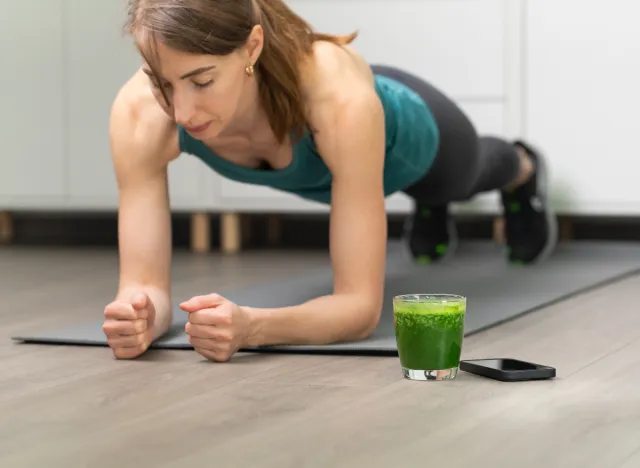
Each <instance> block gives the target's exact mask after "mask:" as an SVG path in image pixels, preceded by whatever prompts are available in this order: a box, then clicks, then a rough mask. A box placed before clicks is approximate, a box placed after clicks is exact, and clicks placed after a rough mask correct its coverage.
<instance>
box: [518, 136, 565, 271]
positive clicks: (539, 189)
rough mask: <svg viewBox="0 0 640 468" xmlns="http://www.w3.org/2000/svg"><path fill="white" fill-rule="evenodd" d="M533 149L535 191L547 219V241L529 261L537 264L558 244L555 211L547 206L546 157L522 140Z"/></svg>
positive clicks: (547, 173)
mask: <svg viewBox="0 0 640 468" xmlns="http://www.w3.org/2000/svg"><path fill="white" fill-rule="evenodd" d="M523 143H524V144H525V145H526V146H528V147H529V148H530V149H531V151H533V152H534V153H535V155H536V157H537V159H538V164H537V169H536V171H537V176H538V177H537V186H536V193H537V194H538V197H539V198H540V200H541V201H542V205H543V207H544V210H545V217H546V220H547V243H546V244H545V246H544V248H543V249H542V251H541V252H540V254H538V256H537V257H536V258H535V259H534V260H532V261H531V262H529V263H530V264H537V263H540V262H542V261H544V260H546V259H547V258H548V257H549V255H551V253H552V252H553V251H554V250H555V248H556V245H557V244H558V219H557V217H556V214H555V212H554V211H553V210H552V209H551V208H550V207H549V197H548V194H549V192H548V188H549V171H548V170H547V159H546V157H545V155H544V153H543V152H542V151H540V149H538V148H536V147H535V146H534V145H532V144H531V143H529V142H523Z"/></svg>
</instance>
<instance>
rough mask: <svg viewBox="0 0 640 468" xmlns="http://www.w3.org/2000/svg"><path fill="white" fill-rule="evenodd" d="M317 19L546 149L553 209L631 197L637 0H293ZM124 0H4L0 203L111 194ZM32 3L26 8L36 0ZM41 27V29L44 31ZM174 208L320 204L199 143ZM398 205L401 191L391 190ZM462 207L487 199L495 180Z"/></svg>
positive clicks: (637, 194)
mask: <svg viewBox="0 0 640 468" xmlns="http://www.w3.org/2000/svg"><path fill="white" fill-rule="evenodd" d="M289 3H290V5H291V6H292V7H293V8H294V9H295V10H296V11H298V12H300V13H301V14H303V15H304V16H305V17H306V18H307V19H308V20H309V21H310V22H311V23H312V24H313V25H314V26H316V27H317V28H318V29H321V30H324V31H328V32H350V31H352V30H355V29H357V30H359V31H360V37H359V38H358V40H357V41H356V43H355V44H354V46H355V48H356V49H358V50H359V51H361V52H362V53H363V54H364V56H365V57H366V58H367V59H368V60H369V61H371V62H382V63H388V64H394V65H399V66H402V67H405V68H407V69H409V70H411V71H413V72H416V73H418V74H420V75H422V76H424V77H425V78H427V79H428V80H430V81H431V82H432V83H434V84H435V85H436V86H438V87H440V88H441V89H442V90H444V91H445V92H447V93H448V94H449V95H450V96H452V97H453V98H454V99H455V100H456V101H457V102H458V103H459V104H460V106H461V107H462V108H463V109H464V110H465V111H467V112H468V113H469V115H470V116H471V118H472V120H473V121H474V123H475V124H476V125H477V127H478V129H479V131H480V132H481V133H492V134H498V135H502V136H505V137H507V138H512V137H516V136H520V135H523V136H524V137H530V138H531V139H533V140H534V142H536V143H537V144H538V145H539V146H541V147H543V148H544V149H545V150H547V151H548V153H549V157H550V160H551V164H552V171H553V179H552V183H553V201H554V204H556V205H557V207H558V208H559V210H560V212H562V213H590V214H631V215H635V214H637V213H638V212H639V211H640V189H638V188H637V187H636V186H637V184H636V183H634V182H635V180H634V178H635V170H634V169H635V168H640V162H639V161H640V159H638V157H637V156H638V150H637V149H636V146H635V145H634V137H635V134H636V133H637V132H636V127H637V124H636V123H635V122H636V119H635V118H634V117H635V112H634V110H635V108H634V105H635V104H636V103H638V102H640V90H639V89H640V88H639V87H638V85H637V83H639V82H640V79H639V78H640V53H639V52H640V35H638V33H637V31H636V28H635V24H634V23H635V19H636V18H638V17H640V6H639V5H640V4H638V3H637V2H635V1H633V0H607V1H606V2H605V0H592V1H590V2H581V1H578V0H529V1H525V0H446V1H443V0H422V1H420V2H418V1H413V0H395V1H391V0H384V1H382V0H369V1H366V2H365V1H363V0H290V1H289ZM125 7H126V1H125V0H95V1H92V2H86V1H82V0H22V1H20V2H16V1H13V0H0V27H1V28H0V39H1V40H2V43H3V44H4V47H3V48H2V52H1V53H2V57H1V59H2V64H3V71H5V70H11V73H7V72H4V73H2V78H1V80H2V81H0V85H1V86H0V95H1V96H2V99H1V101H0V102H2V103H3V110H4V112H3V113H2V122H0V138H2V142H3V144H4V150H5V151H4V154H3V157H2V158H0V210H2V209H9V210H10V209H38V210H42V209H57V210H58V209H63V210H65V209H66V210H77V209H82V210H85V209H91V210H102V209H106V210H113V209H115V208H116V206H117V192H116V187H115V180H114V177H113V170H112V167H111V160H110V155H109V144H108V114H109V108H110V105H111V101H112V99H113V97H114V95H115V93H116V92H117V89H118V88H119V86H120V85H121V84H122V82H123V81H124V80H126V78H127V77H128V76H130V74H131V73H132V72H133V70H135V68H136V67H137V66H138V57H137V55H136V53H135V51H134V49H133V47H132V45H131V42H130V39H129V38H128V37H126V36H123V34H122V25H123V22H124V20H125V16H124V15H125ZM32 9H33V10H35V11H37V12H38V13H37V14H33V10H32ZM43 36H44V37H45V38H46V39H45V40H43V39H42V37H43ZM170 177H171V195H172V203H173V207H174V209H175V210H187V211H188V210H201V209H208V210H210V211H212V212H215V211H232V210H242V211H263V210H264V211H267V210H268V211H274V210H275V207H274V202H277V203H278V204H279V205H280V209H281V210H283V211H310V210H313V211H326V208H325V207H322V206H320V205H317V204H315V203H312V202H304V201H301V200H299V199H297V198H296V197H293V196H290V195H286V194H281V193H278V192H275V191H273V190H270V189H265V188H262V187H253V186H246V185H243V184H238V183H235V182H232V181H227V180H223V179H221V178H220V177H218V176H216V175H215V174H213V173H212V172H211V171H210V170H209V169H207V168H206V167H205V166H204V164H202V163H200V162H198V161H197V160H196V159H195V158H193V157H189V156H187V157H184V158H181V159H180V160H179V161H178V162H176V163H175V164H173V165H172V167H171V176H170ZM387 206H388V208H389V210H390V211H394V212H406V211H408V210H409V209H410V207H411V203H410V202H409V200H408V199H407V198H406V197H404V196H403V195H395V196H393V197H390V199H389V200H388V205H387ZM459 209H461V210H472V211H476V210H482V211H487V210H488V211H494V210H496V209H497V204H496V197H495V195H486V196H482V197H478V199H477V200H476V201H475V202H474V203H470V204H466V205H461V206H459Z"/></svg>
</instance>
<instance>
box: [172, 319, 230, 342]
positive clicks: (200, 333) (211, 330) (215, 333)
mask: <svg viewBox="0 0 640 468" xmlns="http://www.w3.org/2000/svg"><path fill="white" fill-rule="evenodd" d="M184 331H185V332H186V333H187V335H189V336H193V337H194V338H202V339H205V340H216V341H221V342H228V341H231V340H232V339H233V336H232V335H231V331H229V330H227V329H224V328H218V327H215V326H211V325H197V324H193V323H191V322H187V324H186V325H185V326H184Z"/></svg>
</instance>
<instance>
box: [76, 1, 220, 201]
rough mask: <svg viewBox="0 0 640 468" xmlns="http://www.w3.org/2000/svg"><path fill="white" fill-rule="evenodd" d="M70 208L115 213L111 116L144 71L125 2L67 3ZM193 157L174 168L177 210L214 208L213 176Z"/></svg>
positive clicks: (171, 170)
mask: <svg viewBox="0 0 640 468" xmlns="http://www.w3.org/2000/svg"><path fill="white" fill-rule="evenodd" d="M65 4H66V9H65V17H66V34H65V42H64V46H65V51H66V53H65V60H64V68H65V74H66V83H67V88H68V93H67V102H66V105H67V115H68V119H67V122H66V128H65V130H66V136H67V140H68V154H67V156H68V163H67V164H68V166H67V170H68V195H69V196H68V208H70V209H75V208H83V209H84V208H91V209H109V210H112V209H115V208H116V207H117V186H116V181H115V176H114V174H113V167H112V162H111V153H110V145H109V113H110V110H111V104H112V102H113V99H114V97H115V95H116V93H117V92H118V90H119V88H120V87H121V86H122V84H123V83H124V82H125V81H126V80H127V79H128V78H129V77H130V76H131V74H132V73H133V72H134V71H135V70H136V69H137V68H138V67H139V66H140V63H141V62H140V57H139V55H138V53H137V51H136V49H135V47H134V44H133V40H132V38H131V37H130V36H129V35H127V34H125V33H124V32H123V26H124V24H125V21H126V12H127V10H126V4H125V2H120V1H113V0H101V1H98V2H87V1H84V0H65ZM207 172H208V171H207V170H206V169H205V168H204V165H203V164H202V163H200V162H199V161H196V160H194V158H192V157H190V156H186V157H182V158H179V159H178V160H177V161H176V162H174V163H173V164H171V165H170V168H169V179H170V191H171V202H172V207H173V208H174V209H175V210H180V209H197V208H200V207H203V206H209V205H210V203H211V202H212V201H213V200H212V196H213V194H214V192H213V191H211V190H209V187H206V186H205V185H206V184H207V183H211V180H212V179H211V175H209V174H208V173H207Z"/></svg>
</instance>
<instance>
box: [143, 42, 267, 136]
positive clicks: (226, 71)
mask: <svg viewBox="0 0 640 468" xmlns="http://www.w3.org/2000/svg"><path fill="white" fill-rule="evenodd" d="M260 39H261V37H258V40H260ZM252 45H253V47H252ZM248 47H251V48H250V49H249V48H248ZM156 49H157V50H156V53H157V56H158V58H159V63H160V70H159V71H158V72H159V74H160V75H161V76H160V77H159V80H160V81H158V80H157V79H156V78H155V77H154V75H153V74H152V73H151V69H150V68H149V66H148V64H146V63H143V67H142V69H143V71H144V72H145V73H146V74H147V75H149V80H150V84H151V87H152V91H153V93H154V96H155V97H156V99H157V101H158V103H159V104H160V105H161V106H162V107H163V109H164V110H165V112H166V113H167V114H168V115H169V116H170V117H171V118H172V119H174V120H175V122H176V123H177V124H178V125H181V126H183V127H184V128H185V129H186V130H187V131H188V132H189V133H190V134H191V135H192V136H193V137H194V138H197V139H200V140H203V139H206V138H215V137H216V136H217V135H218V134H220V132H221V131H222V130H223V129H224V128H225V127H227V126H228V125H229V124H230V123H231V122H232V121H233V119H234V117H236V116H237V115H238V114H239V111H240V110H242V109H243V108H245V107H246V106H247V102H246V101H247V97H248V96H252V95H253V94H252V93H250V92H248V91H250V90H251V88H250V87H251V86H254V87H255V86H256V84H255V77H254V76H252V75H250V74H248V73H247V67H248V66H249V65H251V64H253V63H255V62H256V60H257V53H258V49H259V47H255V41H253V42H252V41H251V40H250V41H249V42H248V43H247V47H245V48H243V49H239V50H238V51H236V52H233V53H231V54H229V55H225V56H218V55H192V54H187V53H184V52H180V51H176V50H174V49H171V48H169V47H167V46H166V45H164V44H162V43H158V44H157V48H156ZM161 88H163V90H164V93H165V94H166V96H167V98H168V101H169V102H168V103H167V102H166V101H165V98H164V96H163V93H162V91H161Z"/></svg>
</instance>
